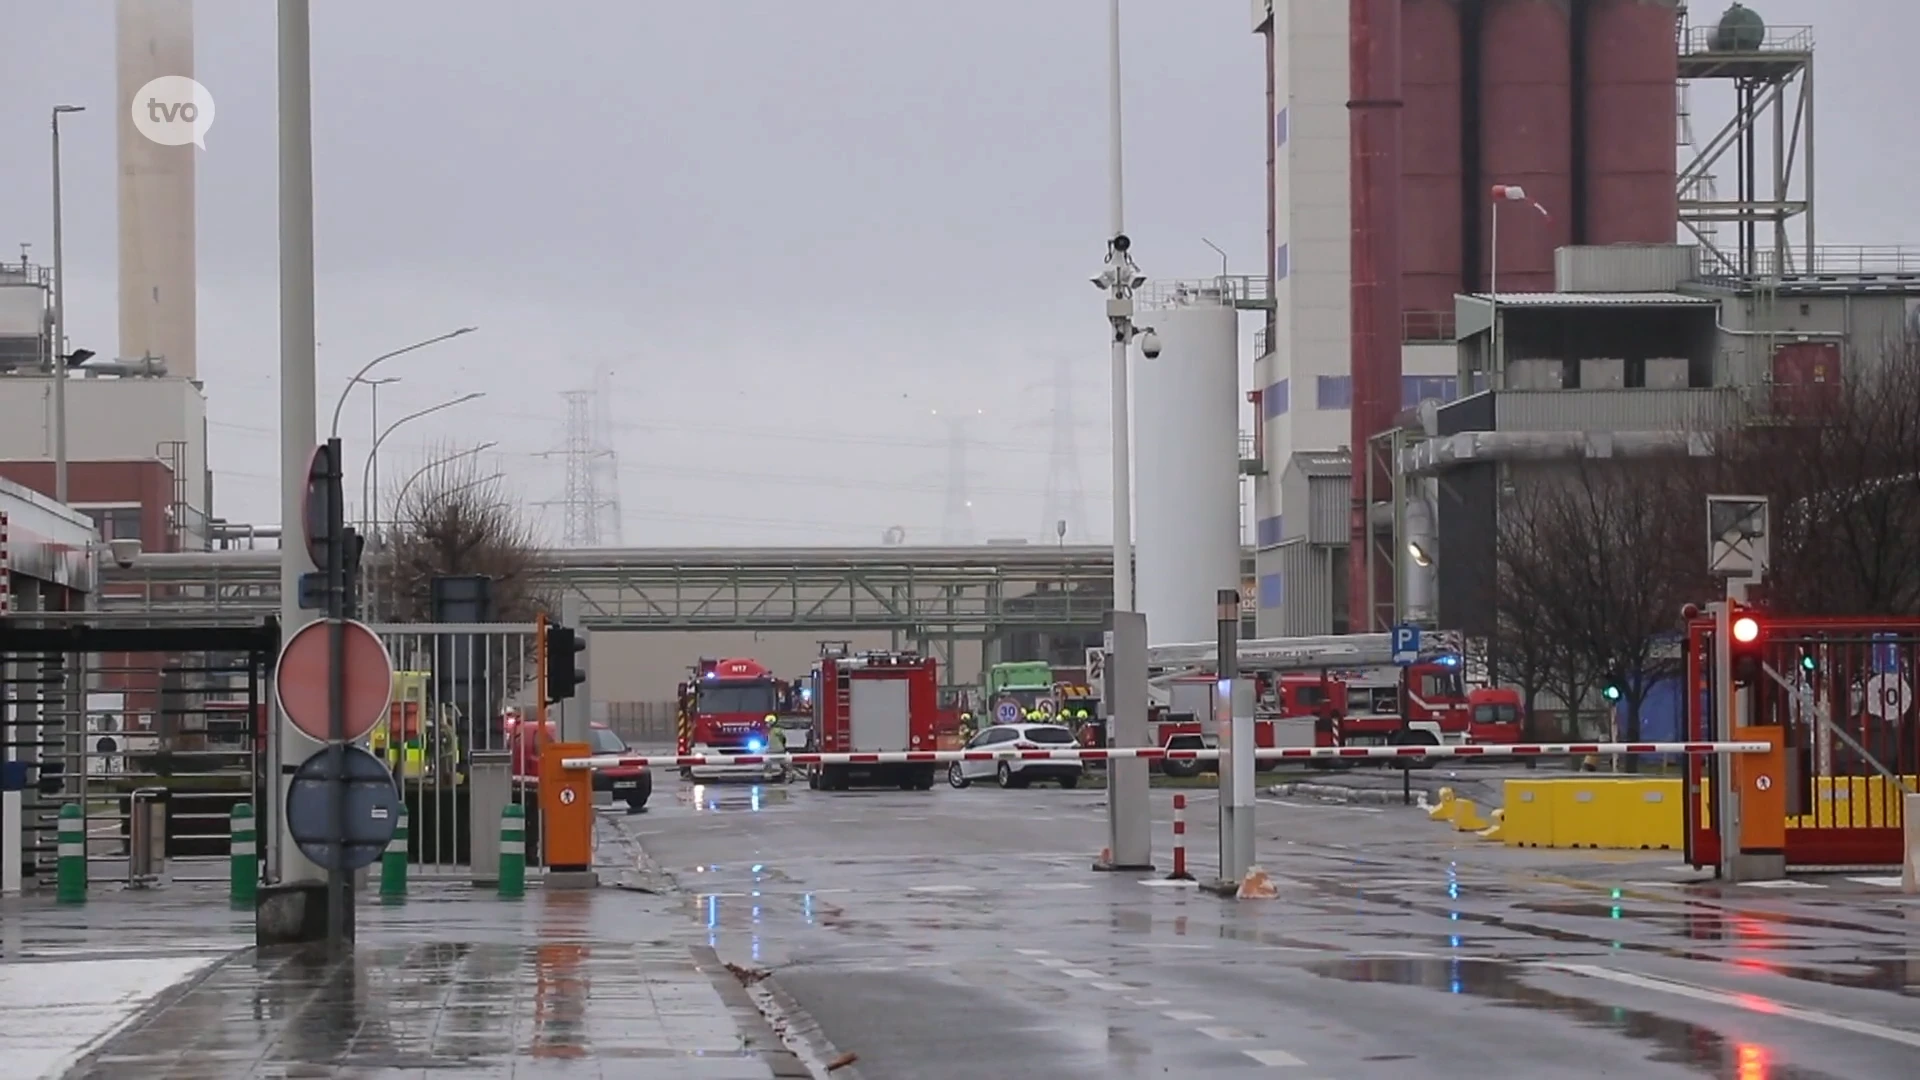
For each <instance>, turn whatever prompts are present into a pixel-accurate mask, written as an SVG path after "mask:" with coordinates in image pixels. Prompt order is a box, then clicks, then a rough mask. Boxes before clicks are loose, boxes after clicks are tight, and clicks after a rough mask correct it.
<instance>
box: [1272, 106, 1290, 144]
mask: <svg viewBox="0 0 1920 1080" xmlns="http://www.w3.org/2000/svg"><path fill="white" fill-rule="evenodd" d="M1273 145H1275V146H1285V145H1287V110H1286V109H1284V108H1283V109H1281V110H1280V112H1279V113H1278V114H1276V115H1275V116H1274V118H1273Z"/></svg>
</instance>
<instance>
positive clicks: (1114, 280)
mask: <svg viewBox="0 0 1920 1080" xmlns="http://www.w3.org/2000/svg"><path fill="white" fill-rule="evenodd" d="M1107 122H1108V147H1107V150H1108V158H1107V180H1108V184H1109V187H1108V197H1109V203H1110V205H1109V209H1110V211H1111V213H1112V219H1111V221H1110V223H1109V224H1110V228H1109V230H1108V237H1107V266H1106V269H1105V270H1103V271H1101V272H1100V273H1099V274H1097V275H1095V276H1094V278H1093V284H1094V287H1096V288H1098V289H1100V290H1102V291H1103V292H1105V293H1106V294H1107V322H1108V324H1109V325H1110V326H1111V327H1112V335H1111V343H1112V347H1113V609H1114V610H1115V611H1132V610H1133V505H1132V504H1133V492H1132V475H1131V470H1130V469H1129V462H1128V460H1127V458H1128V453H1129V451H1128V438H1127V428H1128V425H1129V423H1130V420H1129V416H1128V408H1127V346H1128V345H1130V344H1131V343H1132V342H1133V337H1134V334H1135V333H1136V332H1137V328H1136V327H1135V326H1134V322H1133V291H1134V290H1135V289H1137V288H1139V287H1140V286H1141V285H1144V284H1146V280H1147V279H1146V278H1145V277H1142V276H1141V274H1140V268H1139V267H1138V266H1136V265H1134V262H1133V256H1132V254H1131V249H1132V247H1133V241H1132V240H1130V239H1129V238H1128V237H1127V234H1126V211H1125V207H1126V197H1125V196H1126V189H1125V186H1124V184H1123V182H1122V179H1121V163H1122V160H1123V158H1122V154H1121V141H1120V0H1110V2H1109V4H1108V8H1107ZM1148 333H1151V331H1148ZM1149 340H1150V339H1149ZM1141 344H1142V345H1147V344H1149V341H1143V342H1142V343H1141Z"/></svg>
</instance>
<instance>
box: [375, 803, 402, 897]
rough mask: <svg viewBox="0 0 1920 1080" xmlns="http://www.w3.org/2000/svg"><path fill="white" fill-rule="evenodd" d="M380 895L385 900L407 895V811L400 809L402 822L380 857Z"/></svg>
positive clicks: (397, 826) (394, 830)
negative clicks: (384, 852)
mask: <svg viewBox="0 0 1920 1080" xmlns="http://www.w3.org/2000/svg"><path fill="white" fill-rule="evenodd" d="M380 896H381V898H382V899H385V900H404V899H406V896H407V812H406V811H405V810H402V811H400V824H398V825H396V826H394V829H393V839H391V840H389V841H387V852H386V854H385V855H383V856H381V858H380Z"/></svg>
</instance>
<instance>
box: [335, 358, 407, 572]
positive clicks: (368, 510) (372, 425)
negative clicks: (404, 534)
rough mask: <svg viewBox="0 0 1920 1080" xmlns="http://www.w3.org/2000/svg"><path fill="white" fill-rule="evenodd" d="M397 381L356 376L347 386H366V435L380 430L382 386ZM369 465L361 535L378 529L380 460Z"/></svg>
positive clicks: (392, 376) (350, 388)
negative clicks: (370, 486) (369, 491)
mask: <svg viewBox="0 0 1920 1080" xmlns="http://www.w3.org/2000/svg"><path fill="white" fill-rule="evenodd" d="M399 381H400V376H398V375H389V376H386V377H384V378H377V379H369V378H367V377H365V376H361V375H356V376H354V378H353V380H352V381H351V382H349V383H348V384H347V389H348V390H352V389H353V386H354V384H355V383H364V384H365V385H366V388H367V398H368V405H367V431H368V433H370V434H372V433H377V432H378V431H379V430H380V388H381V387H383V386H391V385H393V384H394V383H397V382H399ZM341 396H342V397H344V396H346V395H345V394H344V393H343V394H342V395H341ZM371 464H372V466H373V494H372V496H371V497H369V496H368V494H367V493H366V492H364V491H363V492H361V493H360V518H361V522H360V532H361V534H362V535H367V534H370V533H373V532H375V531H377V530H378V529H379V528H380V510H379V504H380V459H379V458H372V459H371Z"/></svg>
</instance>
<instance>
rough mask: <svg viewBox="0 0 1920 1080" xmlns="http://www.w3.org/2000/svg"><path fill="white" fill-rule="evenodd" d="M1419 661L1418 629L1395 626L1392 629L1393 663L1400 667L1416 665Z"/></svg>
mask: <svg viewBox="0 0 1920 1080" xmlns="http://www.w3.org/2000/svg"><path fill="white" fill-rule="evenodd" d="M1419 659H1420V628H1419V627H1417V626H1396V627H1394V628H1393V662H1394V663H1396V664H1399V665H1401V666H1403V667H1404V666H1406V665H1408V664H1412V663H1416V662H1418V661H1419Z"/></svg>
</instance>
